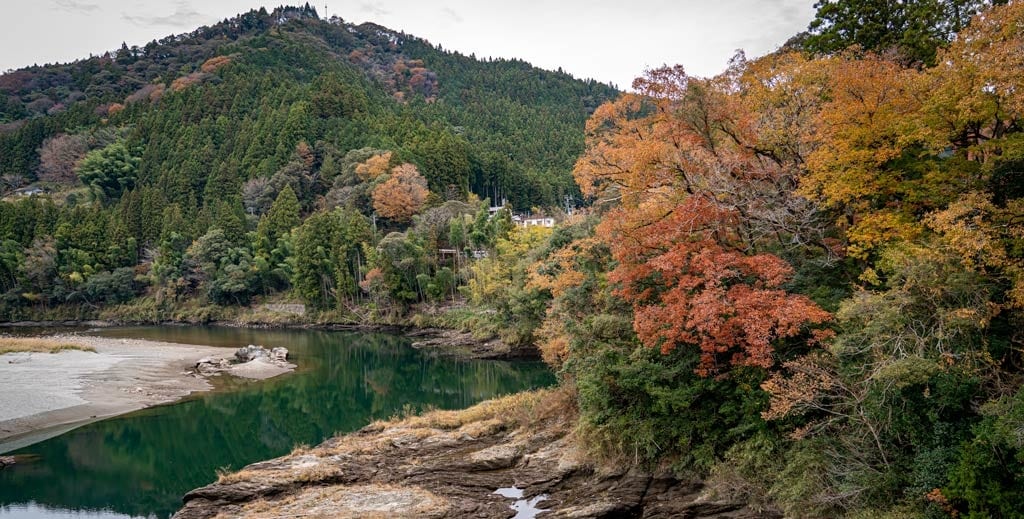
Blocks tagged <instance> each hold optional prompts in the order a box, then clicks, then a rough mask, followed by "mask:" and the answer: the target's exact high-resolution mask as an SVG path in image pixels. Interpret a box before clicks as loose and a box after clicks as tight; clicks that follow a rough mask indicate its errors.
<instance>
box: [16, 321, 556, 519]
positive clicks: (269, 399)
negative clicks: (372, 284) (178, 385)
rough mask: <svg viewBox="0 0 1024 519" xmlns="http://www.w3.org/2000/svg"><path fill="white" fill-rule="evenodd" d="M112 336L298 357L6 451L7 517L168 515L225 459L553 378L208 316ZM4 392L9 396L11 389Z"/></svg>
mask: <svg viewBox="0 0 1024 519" xmlns="http://www.w3.org/2000/svg"><path fill="white" fill-rule="evenodd" d="M93 333H97V334H100V335H104V336H114V337H127V338H140V339H154V340H161V341H168V342H179V343H190V344H205V345H213V346H231V347H240V346H244V345H246V344H261V345H264V346H267V347H274V346H284V347H286V348H288V349H289V351H290V357H289V358H290V360H291V361H292V362H294V363H296V364H298V365H299V368H298V369H297V370H296V371H295V372H294V373H289V374H286V375H283V376H280V377H277V378H274V379H270V380H265V381H243V380H239V379H234V378H231V377H227V378H224V379H223V380H218V381H217V384H216V385H217V389H216V390H215V391H213V392H206V393H199V394H197V395H193V396H192V397H190V398H188V399H185V400H183V401H180V402H177V403H174V404H169V405H163V406H158V407H153V408H149V409H145V410H142V411H138V412H134V413H131V414H127V415H123V416H120V417H116V418H111V419H108V420H103V421H99V422H95V423H92V424H89V425H85V426H83V427H80V428H78V429H74V430H72V431H70V432H67V433H64V434H62V435H60V436H57V437H54V438H51V439H49V440H45V441H42V442H40V443H36V444H34V445H31V446H28V447H24V448H21V449H18V450H16V451H13V452H8V453H5V455H11V454H15V455H18V457H19V460H26V461H23V462H20V463H18V464H16V465H14V466H11V467H8V468H6V469H3V470H0V519H14V518H19V519H20V518H26V519H28V518H40V519H42V518H45V519H63V518H86V517H88V518H98V519H113V518H124V517H157V518H165V517H169V516H170V515H171V514H173V513H174V511H175V510H177V509H178V508H179V507H180V505H181V496H182V495H183V494H184V493H185V492H187V491H189V490H190V489H192V488H195V487H198V486H202V485H205V484H207V483H210V482H212V481H213V480H215V479H216V477H217V471H218V470H228V469H237V468H240V467H242V466H244V465H246V464H249V463H252V462H255V461H259V460H263V459H267V458H272V457H276V456H280V455H282V454H285V453H287V452H289V451H290V450H291V449H292V448H293V447H294V446H295V445H297V444H306V445H315V444H317V443H319V442H320V441H322V440H324V439H325V438H328V437H330V436H332V435H334V434H335V433H337V432H348V431H353V430H355V429H358V428H360V427H362V426H364V425H366V424H367V423H369V422H370V421H371V420H373V419H377V418H388V417H391V416H394V415H395V414H397V413H399V412H402V411H403V410H404V409H408V408H411V409H422V408H425V407H437V408H446V409H454V408H463V407H467V406H469V405H472V404H474V403H476V402H479V401H481V400H485V399H488V398H492V397H495V396H499V395H502V394H508V393H512V392H516V391H519V390H523V389H530V388H536V387H543V386H547V385H550V384H553V383H554V377H553V375H552V374H551V372H550V371H549V370H548V369H547V368H546V367H545V366H544V365H543V364H541V363H538V362H501V361H456V360H451V359H445V358H438V357H435V356H431V355H429V354H426V353H423V352H420V351H417V350H415V349H413V348H412V347H410V345H409V340H408V339H406V338H404V337H399V336H395V335H388V334H379V333H350V332H324V331H308V330H293V331H280V330H251V329H234V328H209V327H142V328H114V329H105V330H101V331H97V332H93ZM2 398H3V395H0V399H2Z"/></svg>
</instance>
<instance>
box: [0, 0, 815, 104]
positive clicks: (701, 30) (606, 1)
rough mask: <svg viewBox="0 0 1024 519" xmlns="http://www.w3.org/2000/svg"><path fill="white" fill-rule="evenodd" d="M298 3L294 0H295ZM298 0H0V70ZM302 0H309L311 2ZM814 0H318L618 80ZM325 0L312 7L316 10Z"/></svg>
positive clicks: (769, 27) (727, 52)
mask: <svg viewBox="0 0 1024 519" xmlns="http://www.w3.org/2000/svg"><path fill="white" fill-rule="evenodd" d="M302 2H305V0H302ZM302 2H299V1H298V0H292V1H291V2H288V1H286V0H274V1H273V2H271V3H269V4H266V3H264V2H262V1H261V0H31V1H26V0H16V1H5V2H4V4H5V5H4V27H3V29H2V30H0V71H4V70H8V69H15V68H20V67H24V66H29V65H33V64H44V63H53V62H66V61H72V60H75V59H78V58H83V57H87V56H88V55H89V54H90V53H93V54H100V53H102V52H103V51H106V50H113V49H116V48H117V47H119V46H120V45H121V42H122V41H125V42H127V43H128V45H129V46H131V45H139V46H142V45H144V44H145V43H146V42H148V41H150V40H153V39H158V38H161V37H164V36H167V35H169V34H177V33H182V32H189V31H191V30H193V29H195V28H197V27H199V26H201V25H210V24H213V23H216V22H218V21H220V20H223V19H224V18H227V17H231V16H234V15H235V14H238V13H240V12H244V11H247V10H249V9H251V8H258V7H260V6H261V5H266V6H267V8H268V9H269V8H271V7H273V6H274V5H279V4H283V3H293V4H300V3H302ZM312 4H313V2H311V5H312ZM813 4H814V0H514V1H513V0H510V1H505V2H498V1H493V0H326V5H327V11H326V12H327V14H328V15H331V16H333V15H337V16H340V17H342V18H344V19H345V20H346V21H348V22H356V23H359V22H364V21H373V22H376V23H379V24H381V25H384V26H387V27H390V28H391V29H395V30H400V31H405V32H406V33H410V34H414V35H416V36H419V37H422V38H426V39H428V40H430V41H431V42H432V43H434V44H438V43H440V44H441V45H442V46H443V47H444V48H445V49H452V50H458V51H460V52H462V53H464V54H470V53H475V54H476V55H477V57H486V56H492V57H505V58H513V57H515V58H522V59H525V60H527V61H529V62H531V63H533V64H534V65H537V66H540V67H543V68H547V69H557V68H558V67H562V69H563V70H565V71H566V72H569V73H571V74H573V75H575V76H576V77H579V78H588V77H592V78H595V79H598V80H601V81H605V82H612V83H615V84H616V85H618V86H619V87H620V88H622V87H628V86H629V84H630V83H631V82H632V79H633V78H634V77H636V76H637V75H639V74H641V73H642V72H643V71H644V69H647V68H651V67H656V66H659V65H662V64H677V63H681V64H682V65H683V66H685V67H686V69H687V71H689V72H690V73H691V74H696V75H701V76H708V75H714V74H717V73H718V72H720V71H721V70H723V69H724V68H725V64H726V62H727V61H728V59H729V57H730V56H732V55H733V53H734V52H735V50H736V49H741V48H742V49H744V50H745V51H746V52H747V55H748V56H759V55H762V54H765V53H767V52H771V51H772V50H774V49H776V48H777V47H778V46H779V45H781V44H782V43H783V42H784V41H785V40H786V39H787V38H789V37H790V36H792V35H793V34H795V33H797V32H798V31H800V30H803V29H804V28H806V27H807V24H808V22H809V21H810V20H811V18H812V16H813V14H814V10H813V8H812V7H811V6H812V5H813ZM324 5H325V0H317V1H316V2H315V7H316V8H317V11H318V12H319V13H320V14H321V16H323V15H324Z"/></svg>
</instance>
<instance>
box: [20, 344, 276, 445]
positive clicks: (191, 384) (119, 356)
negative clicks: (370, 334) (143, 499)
mask: <svg viewBox="0 0 1024 519" xmlns="http://www.w3.org/2000/svg"><path fill="white" fill-rule="evenodd" d="M59 339H60V340H61V341H63V342H72V343H75V344H79V345H82V346H88V347H91V348H93V349H95V350H96V351H95V353H93V352H86V351H63V352H60V353H7V354H4V355H0V453H2V452H6V451H10V450H14V449H16V448H19V447H21V446H24V445H29V444H32V443H35V442H37V441H40V440H42V439H45V438H49V437H52V436H56V435H58V434H61V433H63V432H65V431H68V430H70V429H73V428H75V427H78V426H81V425H84V424H86V423H89V422H92V421H96V420H100V419H103V418H108V417H111V416H115V415H119V414H123V413H127V412H130V411H135V410H137V409H142V408H144V407H148V406H152V405H156V404H163V403H167V402H173V401H175V400H178V399H180V398H182V397H185V396H187V395H188V394H190V393H192V392H195V391H207V390H209V389H211V387H212V386H211V385H210V383H209V382H208V381H207V380H206V379H205V378H203V377H199V376H196V375H193V374H191V373H188V372H187V370H188V369H189V368H191V367H192V366H194V365H195V363H196V361H198V360H199V359H201V358H204V357H225V358H228V357H231V356H232V355H233V354H234V351H235V350H234V349H233V348H216V347H210V346H197V345H188V344H172V343H166V342H157V341H147V340H134V339H114V338H106V337H88V336H73V337H59ZM248 364H253V363H248ZM234 371H237V373H235V372H234ZM287 371H289V369H288V368H281V367H278V366H262V365H261V366H248V365H241V366H238V367H237V368H236V369H235V370H232V373H233V374H236V375H238V376H244V377H246V378H256V379H262V378H269V377H273V376H276V375H280V374H281V373H285V372H287Z"/></svg>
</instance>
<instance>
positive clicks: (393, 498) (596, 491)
mask: <svg viewBox="0 0 1024 519" xmlns="http://www.w3.org/2000/svg"><path fill="white" fill-rule="evenodd" d="M569 407H570V406H568V405H567V398H566V397H565V396H564V395H562V394H561V393H560V392H557V391H555V392H550V391H542V392H532V393H522V394H518V395H513V396H511V397H506V398H503V399H500V400H492V401H488V402H484V403H482V404H479V405H477V406H474V407H472V408H470V409H467V410H465V411H436V412H432V413H429V414H427V415H424V416H421V417H413V418H408V419H404V420H400V421H394V422H387V423H376V424H372V425H369V426H367V427H365V428H363V429H362V430H360V431H358V432H355V433H352V434H349V435H345V436H341V437H338V438H334V439H331V440H328V441H326V442H324V443H323V444H321V445H319V446H318V447H316V448H313V449H308V450H307V449H299V450H296V451H295V452H293V453H292V454H289V455H287V456H284V457H281V458H277V459H274V460H270V461H264V462H260V463H256V464H253V465H250V466H248V467H246V468H244V469H242V470H241V471H239V472H237V473H235V474H230V475H226V476H223V477H222V478H221V479H220V481H218V482H217V483H214V484H211V485H208V486H206V487H202V488H199V489H196V490H193V491H192V492H189V493H188V494H187V495H186V496H185V498H184V500H185V506H184V508H182V509H181V510H180V511H179V512H178V513H177V514H175V516H174V518H175V519H207V518H214V517H216V518H218V519H228V518H241V517H246V518H255V519H259V518H265V519H266V518H271V517H286V516H287V517H292V516H295V515H297V514H301V515H303V516H315V517H378V516H382V517H383V516H386V517H417V518H419V517H423V518H455V517H477V518H503V519H504V518H509V517H512V516H513V515H515V511H514V510H513V509H512V505H514V504H516V503H517V499H516V498H517V497H518V498H521V499H525V500H527V501H528V502H533V503H535V504H536V506H537V507H538V508H539V509H541V510H545V511H546V513H542V514H540V515H539V517H542V518H556V517H557V518H606V517H637V518H669V517H685V518H722V519H725V518H732V519H738V518H754V517H776V516H773V515H772V514H770V513H765V512H762V511H757V510H753V509H751V508H749V507H747V506H746V505H745V504H744V503H737V502H732V501H721V500H717V499H714V498H712V497H710V496H709V495H708V493H707V492H706V491H705V488H704V485H703V484H702V483H701V482H699V481H685V480H680V479H677V478H676V477H674V476H673V475H671V474H670V473H668V472H659V473H651V472H647V471H644V470H639V469H635V468H626V467H616V466H611V465H607V464H597V463H594V462H592V461H589V460H588V459H587V457H586V456H585V454H584V453H583V452H582V451H581V450H580V449H579V448H578V446H577V444H576V441H575V440H574V438H573V436H572V435H571V434H570V430H571V423H572V420H571V419H570V418H569V417H567V416H566V414H567V411H566V409H568V408H569ZM513 487H514V488H515V489H516V490H517V491H518V490H522V494H521V495H520V494H518V493H517V494H516V496H513V497H505V496H503V495H500V494H497V493H496V492H495V491H496V490H498V489H508V488H513ZM506 494H507V492H506ZM541 495H545V496H546V497H544V499H542V500H538V499H535V498H537V497H538V496H541Z"/></svg>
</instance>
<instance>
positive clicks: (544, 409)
mask: <svg viewBox="0 0 1024 519" xmlns="http://www.w3.org/2000/svg"><path fill="white" fill-rule="evenodd" d="M562 392H563V391H562V390H561V389H538V390H535V391H523V392H521V393H515V394H512V395H508V396H505V397H501V398H496V399H494V400H487V401H486V402H481V403H479V404H477V405H474V406H473V407H470V408H467V409H462V410H458V411H428V412H426V413H424V414H422V415H418V416H405V417H396V418H392V419H390V420H386V421H379V422H375V423H374V424H373V425H374V426H377V427H381V428H383V427H391V426H396V425H402V426H404V427H408V428H420V427H428V428H432V429H441V430H448V431H450V430H454V429H458V428H460V427H462V426H465V425H467V424H472V423H476V422H490V421H492V420H497V421H498V422H500V423H502V424H505V425H524V426H525V425H528V424H529V423H530V422H532V421H535V420H536V419H540V418H546V417H547V415H548V414H549V412H550V411H555V410H556V408H560V410H562V411H570V410H571V409H570V408H569V407H563V404H568V402H567V401H566V400H565V398H563V395H562V394H561V393H562ZM555 401H557V402H558V405H555V406H552V404H553V403H555Z"/></svg>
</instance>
